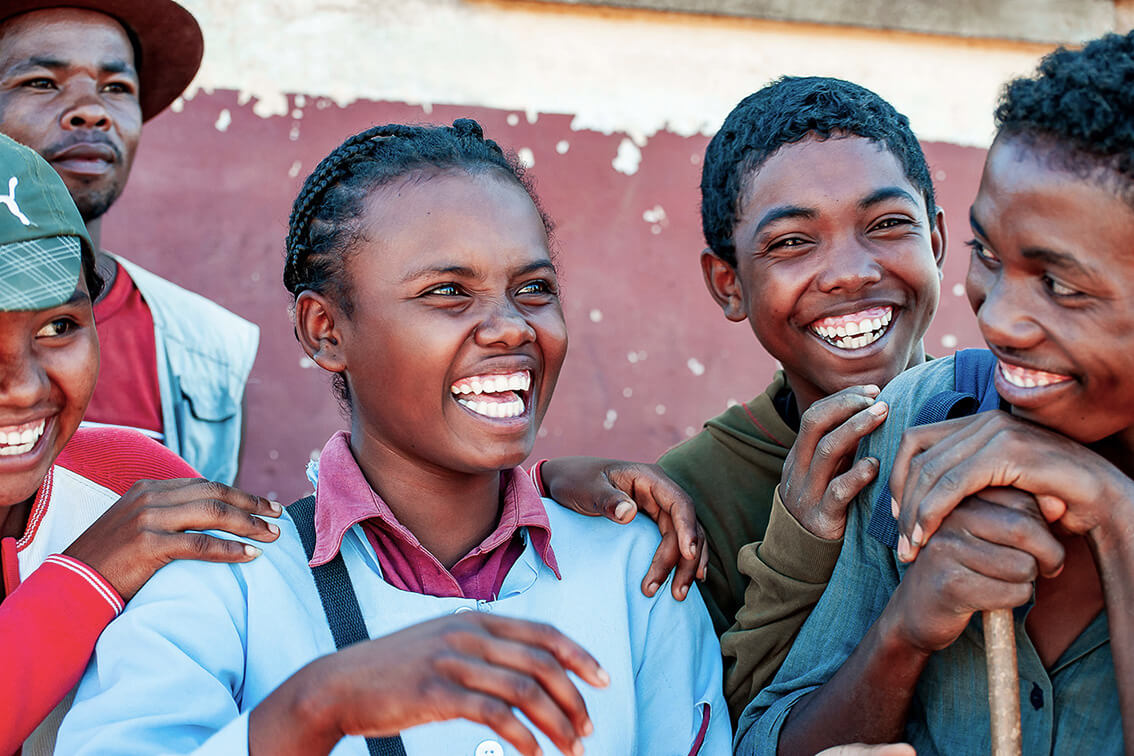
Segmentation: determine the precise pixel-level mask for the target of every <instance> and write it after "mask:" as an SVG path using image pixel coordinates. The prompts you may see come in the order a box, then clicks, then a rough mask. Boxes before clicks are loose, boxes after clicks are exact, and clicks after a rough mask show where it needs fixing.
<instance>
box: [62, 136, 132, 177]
mask: <svg viewBox="0 0 1134 756" xmlns="http://www.w3.org/2000/svg"><path fill="white" fill-rule="evenodd" d="M116 160H117V155H116V154H115V151H114V149H113V148H111V147H110V146H109V145H106V144H102V143H82V144H76V145H73V146H71V147H68V148H67V149H65V150H61V151H60V152H57V153H55V154H54V155H52V157H51V164H52V165H53V166H55V167H56V168H58V169H60V170H63V171H67V172H68V173H75V174H81V175H86V176H97V175H100V174H103V173H106V172H107V171H108V170H110V168H111V166H112V165H113V164H114V163H115V161H116Z"/></svg>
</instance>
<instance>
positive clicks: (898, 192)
mask: <svg viewBox="0 0 1134 756" xmlns="http://www.w3.org/2000/svg"><path fill="white" fill-rule="evenodd" d="M893 199H898V200H903V201H905V202H909V203H910V204H911V205H919V204H921V203H919V202H918V201H917V199H916V198H915V197H914V196H913V195H912V194H910V193H909V192H907V191H906V190H905V189H902V188H901V187H900V186H886V187H882V188H881V189H878V190H876V191H874V192H873V193H871V194H870V195H868V196H867V197H864V198H863V199H862V200H861V201H859V203H858V209H859V210H868V209H870V208H871V207H873V206H874V205H877V204H878V203H880V202H887V201H889V200H893Z"/></svg>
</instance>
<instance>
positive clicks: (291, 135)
mask: <svg viewBox="0 0 1134 756" xmlns="http://www.w3.org/2000/svg"><path fill="white" fill-rule="evenodd" d="M287 138H288V139H290V140H291V141H293V142H296V141H299V124H298V123H293V124H292V125H291V131H289V132H288V133H287Z"/></svg>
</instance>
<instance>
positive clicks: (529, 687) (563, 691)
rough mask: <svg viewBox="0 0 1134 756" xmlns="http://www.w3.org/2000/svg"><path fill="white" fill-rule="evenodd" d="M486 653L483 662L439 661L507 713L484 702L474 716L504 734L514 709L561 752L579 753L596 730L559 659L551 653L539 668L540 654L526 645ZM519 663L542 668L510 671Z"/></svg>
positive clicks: (500, 645) (492, 647) (499, 645)
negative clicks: (521, 713) (536, 653)
mask: <svg viewBox="0 0 1134 756" xmlns="http://www.w3.org/2000/svg"><path fill="white" fill-rule="evenodd" d="M508 646H513V647H517V646H518V647H520V648H518V649H517V648H508ZM483 653H484V660H483V661H482V660H479V659H475V658H471V657H468V656H463V655H451V656H447V657H445V658H442V659H439V660H438V661H437V668H438V670H439V671H441V672H442V673H443V674H445V676H446V677H448V678H450V679H452V680H454V681H455V682H457V683H458V684H459V686H460V687H462V688H464V689H465V690H469V691H478V692H481V693H484V694H487V696H488V697H489V698H490V699H495V700H496V701H498V702H500V703H502V704H503V708H504V709H508V710H509V711H507V712H505V711H503V710H502V709H501V708H500V707H497V706H496V705H495V704H490V703H488V702H486V701H484V700H483V699H482V700H480V701H479V702H478V705H477V706H476V707H475V708H476V709H478V711H476V714H477V715H479V716H483V717H484V719H485V720H490V721H485V722H484V724H486V725H488V726H489V727H492V728H493V729H494V730H496V731H497V732H500V730H498V729H497V727H504V728H507V727H508V726H509V724H510V718H512V712H511V711H510V710H511V709H512V708H513V707H514V708H517V709H519V710H520V711H522V712H523V713H524V716H526V717H527V718H528V720H529V721H530V722H531V723H532V724H533V725H535V726H536V727H537V728H539V729H540V730H541V731H543V733H544V734H545V735H547V737H548V738H550V739H551V741H552V742H553V743H555V745H556V747H557V748H558V749H559V750H560V751H562V752H563V753H581V752H582V743H581V742H580V738H582V737H585V736H586V735H589V734H590V733H591V732H593V731H594V728H593V726H592V725H591V722H590V717H589V716H588V715H587V710H586V705H585V704H584V703H583V699H582V697H581V696H580V695H579V692H578V691H577V690H575V687H574V686H573V685H572V684H571V681H570V680H569V679H568V678H567V675H566V673H565V672H564V671H563V669H562V668H561V667H560V666H559V665H558V663H557V662H556V661H555V659H554V658H553V657H551V656H550V655H549V654H548V655H546V656H547V657H548V660H547V661H545V662H543V663H542V664H540V661H539V660H538V658H537V655H534V654H531V653H530V652H529V650H528V648H527V647H524V646H522V644H509V643H507V642H506V641H500V640H497V641H495V642H494V643H488V644H486V646H485V648H484V649H483ZM519 660H526V661H527V662H528V663H530V664H540V666H541V667H542V669H540V668H539V667H535V668H533V667H529V668H528V669H529V670H530V674H529V673H526V672H521V671H518V670H516V669H514V668H512V667H511V665H512V664H515V663H517V661H519ZM548 662H549V663H548ZM521 663H522V662H521ZM568 691H569V693H568ZM462 698H465V699H466V701H467V700H468V699H469V698H473V699H474V700H475V699H476V698H479V697H476V696H468V695H467V694H466V695H462ZM500 734H501V735H504V734H505V733H503V732H501V733H500ZM528 734H529V735H530V733H528Z"/></svg>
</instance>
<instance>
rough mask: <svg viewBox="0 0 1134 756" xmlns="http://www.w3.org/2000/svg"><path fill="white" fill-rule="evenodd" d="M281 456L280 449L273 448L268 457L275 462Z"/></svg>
mask: <svg viewBox="0 0 1134 756" xmlns="http://www.w3.org/2000/svg"><path fill="white" fill-rule="evenodd" d="M279 458H280V453H279V450H278V449H272V450H271V451H269V452H268V459H270V460H272V461H273V462H275V461H276V460H277V459H279Z"/></svg>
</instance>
